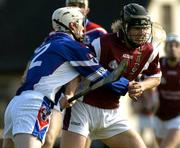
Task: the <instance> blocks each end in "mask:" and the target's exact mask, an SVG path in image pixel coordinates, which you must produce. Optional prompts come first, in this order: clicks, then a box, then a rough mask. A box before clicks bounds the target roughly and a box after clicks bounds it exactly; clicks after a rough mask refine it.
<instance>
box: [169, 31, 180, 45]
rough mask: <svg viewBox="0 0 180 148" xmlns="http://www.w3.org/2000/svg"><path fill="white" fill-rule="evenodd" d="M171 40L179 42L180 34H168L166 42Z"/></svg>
mask: <svg viewBox="0 0 180 148" xmlns="http://www.w3.org/2000/svg"><path fill="white" fill-rule="evenodd" d="M172 41H176V42H178V43H180V36H179V35H177V34H173V33H171V34H169V35H168V36H167V38H166V42H172Z"/></svg>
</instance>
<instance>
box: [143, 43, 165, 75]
mask: <svg viewBox="0 0 180 148" xmlns="http://www.w3.org/2000/svg"><path fill="white" fill-rule="evenodd" d="M152 45H153V52H152V53H151V55H150V57H149V59H148V60H147V62H146V64H145V65H144V68H143V69H142V71H144V70H147V69H148V67H149V64H150V63H151V62H152V61H153V60H154V59H155V58H156V57H157V55H158V53H159V48H158V47H159V44H157V45H156V44H155V42H154V44H153V43H152ZM158 68H160V65H159V64H158ZM161 75H162V74H161V72H160V73H159V74H155V75H151V76H148V77H161Z"/></svg>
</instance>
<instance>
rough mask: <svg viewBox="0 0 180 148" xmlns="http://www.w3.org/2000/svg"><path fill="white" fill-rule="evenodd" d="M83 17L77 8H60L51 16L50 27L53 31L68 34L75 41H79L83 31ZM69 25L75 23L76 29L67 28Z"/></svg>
mask: <svg viewBox="0 0 180 148" xmlns="http://www.w3.org/2000/svg"><path fill="white" fill-rule="evenodd" d="M83 22H84V15H83V14H82V13H81V9H80V8H78V7H62V8H59V9H57V10H55V11H54V13H53V15H52V27H53V29H54V30H55V31H65V32H70V33H71V34H72V35H73V36H74V38H75V39H76V40H79V39H80V40H81V39H82V38H83V37H84V36H83V31H84V26H83ZM70 23H76V26H77V29H76V30H72V29H71V28H69V25H70Z"/></svg>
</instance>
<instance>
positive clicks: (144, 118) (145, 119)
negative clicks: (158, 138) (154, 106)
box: [138, 114, 154, 131]
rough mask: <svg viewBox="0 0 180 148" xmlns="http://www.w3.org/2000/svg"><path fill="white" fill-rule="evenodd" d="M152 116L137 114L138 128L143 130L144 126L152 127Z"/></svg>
mask: <svg viewBox="0 0 180 148" xmlns="http://www.w3.org/2000/svg"><path fill="white" fill-rule="evenodd" d="M153 118H154V116H148V115H143V114H139V115H138V119H139V130H140V131H141V130H144V129H146V128H153V122H154V119H153Z"/></svg>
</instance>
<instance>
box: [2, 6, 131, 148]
mask: <svg viewBox="0 0 180 148" xmlns="http://www.w3.org/2000/svg"><path fill="white" fill-rule="evenodd" d="M52 18H55V19H53V29H54V30H55V33H54V34H51V35H50V36H49V37H47V39H46V40H45V41H44V42H43V43H42V44H41V45H40V46H39V47H38V48H36V50H35V51H34V54H33V55H32V59H31V62H30V65H29V67H28V71H27V74H26V78H25V81H24V83H23V84H22V86H21V87H20V88H19V89H18V90H17V92H16V96H15V97H13V99H12V100H11V102H10V103H9V104H8V106H7V108H6V111H5V115H4V133H3V137H4V140H3V148H7V147H11V148H12V147H14V146H15V147H16V148H41V147H42V144H43V143H44V139H45V136H46V132H47V130H48V127H49V124H50V117H51V110H52V109H53V107H54V104H57V102H58V101H60V105H61V107H62V108H64V107H69V106H70V104H69V103H68V96H66V91H65V90H66V86H67V84H68V83H69V82H70V81H72V80H73V79H75V78H76V77H78V76H80V74H81V75H82V76H84V77H85V78H86V79H88V80H89V81H90V82H91V83H96V82H97V81H99V80H101V79H103V78H104V77H106V76H108V74H109V72H108V71H107V70H105V69H104V68H103V67H102V66H101V65H99V62H98V61H97V60H96V58H95V57H94V56H93V54H92V52H91V51H90V49H89V48H87V47H86V46H84V45H83V44H81V43H80V42H77V41H81V40H82V38H83V31H84V27H83V20H84V16H83V14H82V13H81V12H80V9H79V8H75V7H63V8H59V9H57V10H55V12H54V13H53V17H52ZM128 83H129V81H128V80H127V79H125V78H124V77H121V78H120V79H119V80H118V81H115V82H113V83H110V84H108V85H107V86H110V87H109V88H111V89H112V90H114V91H116V92H117V93H119V94H126V92H127V87H128ZM116 86H119V87H118V88H119V89H118V88H117V87H116ZM115 88H116V89H115ZM57 124H59V123H57ZM13 142H14V143H13Z"/></svg>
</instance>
